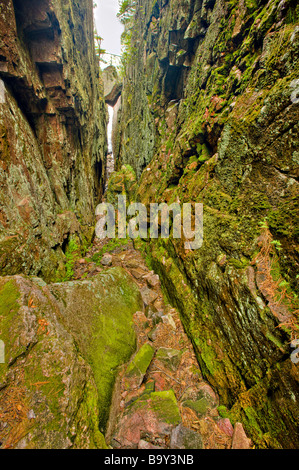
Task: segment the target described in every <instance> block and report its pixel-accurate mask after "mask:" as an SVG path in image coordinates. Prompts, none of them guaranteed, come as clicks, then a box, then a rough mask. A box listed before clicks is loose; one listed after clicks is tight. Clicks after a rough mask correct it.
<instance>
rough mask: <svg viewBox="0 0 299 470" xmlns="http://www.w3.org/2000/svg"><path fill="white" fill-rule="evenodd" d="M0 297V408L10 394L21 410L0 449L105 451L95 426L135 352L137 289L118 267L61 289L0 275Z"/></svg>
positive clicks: (102, 418) (105, 413)
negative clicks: (1, 355) (0, 358)
mask: <svg viewBox="0 0 299 470" xmlns="http://www.w3.org/2000/svg"><path fill="white" fill-rule="evenodd" d="M0 299H1V302H0V308H1V310H0V312H1V316H0V330H1V338H0V339H1V340H3V341H4V344H5V364H0V384H1V386H0V402H1V408H2V409H4V410H5V409H6V407H7V406H11V404H10V402H9V400H8V397H11V398H12V399H14V403H15V405H13V406H16V407H17V406H18V407H19V408H18V409H17V408H16V416H18V418H16V420H11V421H9V422H8V426H7V427H6V428H5V429H4V431H5V432H4V435H3V436H2V434H1V435H0V437H1V441H2V442H3V446H8V447H17V448H45V449H47V448H50V449H52V448H53V449H59V448H63V449H64V448H106V444H105V440H104V437H103V434H102V433H101V432H100V430H99V424H101V427H102V428H104V427H105V423H106V419H107V417H108V414H109V408H110V402H111V394H112V390H113V386H114V381H115V376H116V373H117V370H118V367H119V366H121V365H122V364H123V363H125V362H127V361H128V360H129V359H130V357H131V355H132V354H133V352H134V351H135V344H136V338H135V332H134V329H133V325H132V316H133V314H134V312H135V311H136V310H139V309H140V306H141V303H142V301H141V297H140V294H139V291H138V288H137V286H136V285H135V284H134V282H133V281H132V280H131V279H130V278H129V276H128V275H127V274H126V273H125V271H123V270H122V269H120V268H114V269H111V270H108V271H106V272H105V273H104V274H103V275H99V276H96V277H95V278H94V279H93V280H92V281H78V282H68V283H64V284H61V285H60V284H53V285H47V284H46V283H45V282H43V281H42V280H41V279H37V278H32V279H29V278H24V277H22V276H15V277H7V278H0ZM18 410H19V411H18ZM20 410H21V411H22V412H20ZM0 432H1V433H2V432H3V430H2V431H0Z"/></svg>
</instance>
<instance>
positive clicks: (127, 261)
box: [75, 239, 249, 449]
mask: <svg viewBox="0 0 299 470" xmlns="http://www.w3.org/2000/svg"><path fill="white" fill-rule="evenodd" d="M110 245H111V241H109V240H98V239H96V240H95V242H94V244H93V247H92V248H91V250H90V252H89V253H88V254H87V258H85V259H84V260H81V261H80V262H78V263H77V264H76V266H75V277H76V279H82V278H90V277H92V276H94V275H96V274H97V273H98V272H99V271H102V270H105V269H107V268H108V267H110V266H122V267H123V268H124V269H125V270H126V271H127V272H128V273H129V274H130V276H132V278H134V280H135V282H136V283H137V284H138V286H139V289H140V292H141V295H142V298H143V302H144V311H140V312H136V313H135V315H134V324H135V330H136V336H137V352H136V354H135V355H134V357H133V358H132V360H131V362H130V363H129V365H128V366H127V365H126V366H125V367H124V368H123V369H122V370H121V372H120V375H119V379H118V383H117V386H116V391H115V396H114V400H113V405H112V413H111V420H110V423H109V425H108V430H107V435H106V439H107V442H108V444H109V445H110V446H111V447H112V448H126V449H130V448H139V449H155V448H171V449H184V448H186V449H196V448H205V449H227V448H231V447H232V446H233V447H234V448H246V447H247V448H248V447H249V441H248V440H247V439H246V436H245V434H244V431H243V428H242V427H240V426H236V427H235V431H234V429H233V427H232V425H231V423H230V422H229V420H228V419H226V418H222V417H220V416H219V413H218V410H217V407H218V405H219V402H218V397H217V396H216V394H215V393H214V391H213V390H212V388H211V387H210V386H209V384H208V383H206V382H205V381H204V380H203V379H202V376H201V373H200V370H199V368H198V364H197V361H196V357H195V354H194V351H193V348H192V345H191V343H190V341H189V339H188V337H187V336H186V334H185V332H184V329H183V326H182V323H181V320H180V318H179V314H178V312H177V311H176V310H175V309H174V308H171V306H170V305H167V304H166V303H165V301H164V298H163V293H162V290H161V284H160V281H159V277H158V275H156V274H154V272H153V271H150V270H149V269H148V268H147V266H146V264H145V262H144V260H143V258H142V255H141V253H140V252H139V251H137V250H136V249H134V246H133V243H132V242H131V241H129V242H127V244H126V245H123V246H117V247H115V248H114V249H113V250H112V251H111V252H110V253H108V252H106V253H104V252H105V250H107V249H108V248H109V246H110ZM103 253H104V254H103Z"/></svg>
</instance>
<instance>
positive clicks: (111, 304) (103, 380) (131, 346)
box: [53, 268, 143, 429]
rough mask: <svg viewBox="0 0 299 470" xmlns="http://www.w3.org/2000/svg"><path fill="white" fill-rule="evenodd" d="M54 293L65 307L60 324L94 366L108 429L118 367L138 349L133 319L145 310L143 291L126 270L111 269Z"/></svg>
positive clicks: (103, 421) (55, 288) (102, 415)
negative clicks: (135, 314)
mask: <svg viewBox="0 0 299 470" xmlns="http://www.w3.org/2000/svg"><path fill="white" fill-rule="evenodd" d="M53 291H54V294H55V296H56V297H57V298H58V299H59V301H60V302H63V304H64V305H65V310H66V313H65V315H64V316H61V317H60V321H61V322H62V323H63V324H64V325H65V327H66V328H67V330H68V331H70V333H71V334H72V335H73V336H74V338H75V340H76V342H77V344H78V346H79V349H80V352H81V354H82V355H83V357H84V359H86V360H87V361H88V362H89V364H90V365H91V367H92V370H93V373H94V377H95V382H96V386H97V389H98V395H99V408H100V416H99V420H100V424H101V429H104V428H105V425H106V422H107V419H108V415H109V408H110V404H111V396H112V391H113V386H114V382H115V377H116V374H117V373H118V368H119V367H120V366H121V365H122V364H124V363H126V362H128V361H129V359H130V357H131V356H132V354H133V353H134V351H135V348H136V335H135V331H134V327H133V318H132V316H133V314H134V313H135V312H136V311H138V310H141V309H142V308H143V303H142V299H141V296H140V292H139V289H138V287H137V286H136V284H135V283H134V282H133V281H132V280H131V278H129V277H128V275H127V274H126V272H125V271H124V270H122V269H121V268H111V269H109V270H106V271H105V272H103V273H101V274H99V275H97V276H95V277H94V278H93V279H92V280H91V281H89V280H88V281H82V282H71V283H63V284H56V285H55V286H53Z"/></svg>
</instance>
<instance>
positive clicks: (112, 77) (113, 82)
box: [103, 65, 122, 107]
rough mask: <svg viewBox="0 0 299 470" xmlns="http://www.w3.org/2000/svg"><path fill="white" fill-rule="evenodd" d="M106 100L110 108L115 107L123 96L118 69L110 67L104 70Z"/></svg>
mask: <svg viewBox="0 0 299 470" xmlns="http://www.w3.org/2000/svg"><path fill="white" fill-rule="evenodd" d="M103 82H104V98H105V101H106V103H107V104H109V106H112V107H114V106H115V105H116V103H117V101H118V98H119V97H120V95H121V91H122V82H121V81H120V79H119V76H118V73H117V70H116V68H115V67H114V66H113V65H109V67H106V68H105V69H104V70H103Z"/></svg>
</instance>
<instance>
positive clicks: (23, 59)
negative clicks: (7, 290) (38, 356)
mask: <svg viewBox="0 0 299 470" xmlns="http://www.w3.org/2000/svg"><path fill="white" fill-rule="evenodd" d="M0 8H1V14H0V30H1V34H0V89H1V92H0V94H1V97H0V187H1V190H0V199H1V207H0V273H1V274H2V275H14V274H19V273H25V274H33V275H41V276H42V277H43V278H45V279H47V280H50V279H51V280H53V279H54V278H55V276H56V271H57V270H58V271H61V272H62V271H63V261H64V253H65V251H66V247H67V244H68V242H69V240H70V238H71V237H73V236H76V237H77V239H78V242H79V244H80V245H82V246H83V245H84V244H86V241H90V239H91V237H92V232H93V227H94V222H95V215H94V208H95V204H96V203H97V200H98V199H99V198H100V196H101V193H102V189H103V183H104V173H105V163H104V160H105V154H106V148H107V142H106V140H107V139H106V110H105V103H104V100H103V94H102V90H101V87H100V77H99V66H98V63H97V60H96V56H95V50H94V38H93V35H94V31H93V8H92V0H84V1H81V2H77V1H74V0H54V1H49V0H42V1H37V0H34V1H32V0H26V1H14V2H13V1H12V0H9V1H1V2H0Z"/></svg>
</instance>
